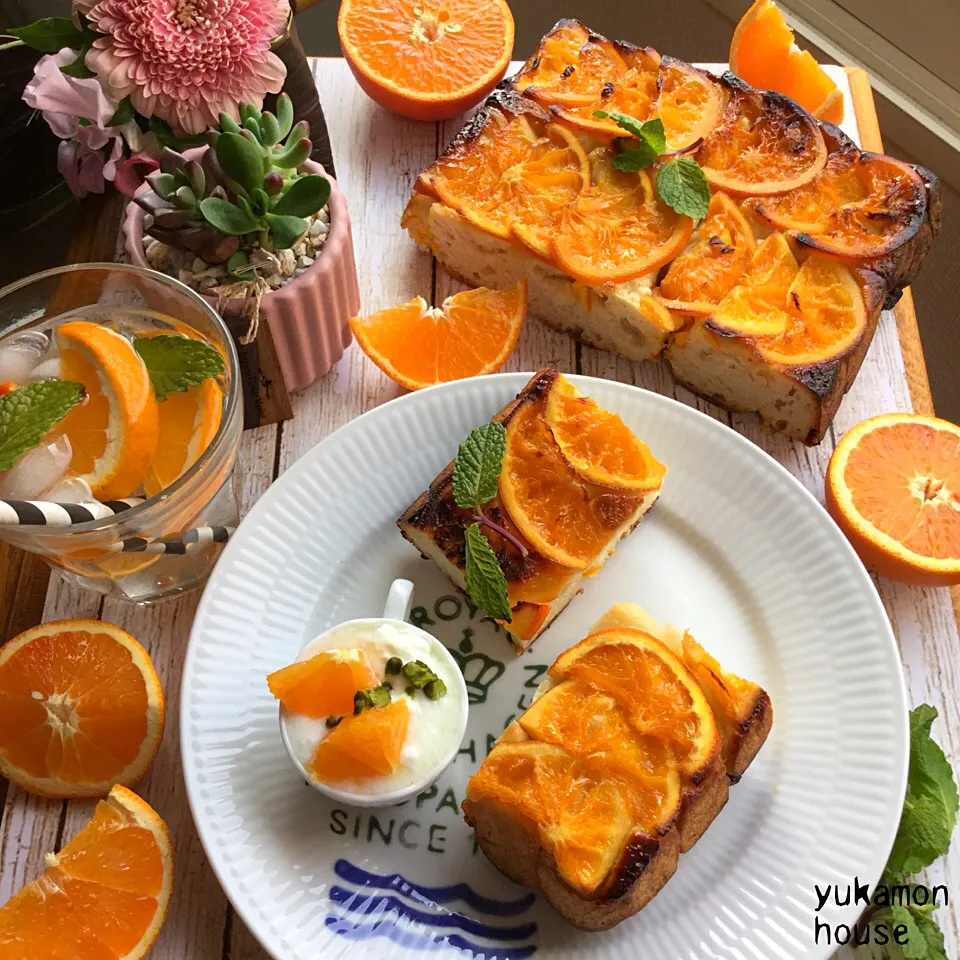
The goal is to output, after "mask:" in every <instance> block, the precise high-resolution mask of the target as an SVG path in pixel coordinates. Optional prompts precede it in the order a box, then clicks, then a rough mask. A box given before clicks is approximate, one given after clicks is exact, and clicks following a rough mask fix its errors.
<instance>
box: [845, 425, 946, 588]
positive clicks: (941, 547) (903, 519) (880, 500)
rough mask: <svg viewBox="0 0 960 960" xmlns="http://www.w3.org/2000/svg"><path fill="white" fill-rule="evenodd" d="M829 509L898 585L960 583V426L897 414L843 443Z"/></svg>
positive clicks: (874, 565) (869, 561)
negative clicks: (902, 583) (897, 581)
mask: <svg viewBox="0 0 960 960" xmlns="http://www.w3.org/2000/svg"><path fill="white" fill-rule="evenodd" d="M826 494H827V496H826V502H827V510H829V512H830V515H831V516H832V517H833V519H834V520H835V521H836V522H837V525H838V526H839V527H840V529H841V530H842V531H843V532H844V534H846V536H847V539H848V540H849V541H850V542H851V543H852V544H853V547H854V549H855V550H856V551H857V553H858V554H859V556H860V559H861V560H862V561H863V562H864V564H866V566H868V567H869V568H870V569H871V570H875V571H876V572H877V573H880V574H882V575H883V576H887V577H890V578H892V579H894V580H902V581H904V582H905V583H913V584H919V585H922V586H930V587H945V586H952V585H953V584H957V583H960V427H958V426H957V425H956V424H953V423H948V422H947V421H946V420H939V419H937V418H936V417H922V416H919V415H917V414H912V413H889V414H884V415H883V416H879V417H871V418H870V419H869V420H864V421H863V423H860V424H858V425H857V426H856V427H854V428H853V429H852V430H851V431H850V432H849V433H847V434H846V435H845V436H844V437H843V439H841V441H840V442H839V443H838V444H837V448H836V450H834V452H833V456H832V457H831V458H830V465H829V467H828V468H827V478H826Z"/></svg>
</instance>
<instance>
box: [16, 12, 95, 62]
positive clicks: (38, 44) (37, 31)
mask: <svg viewBox="0 0 960 960" xmlns="http://www.w3.org/2000/svg"><path fill="white" fill-rule="evenodd" d="M6 32H7V33H8V34H10V36H11V37H16V38H17V39H18V40H22V41H23V42H24V43H25V44H26V45H27V46H28V47H32V48H33V49H34V50H39V51H41V52H42V53H56V52H57V51H58V50H62V49H63V48H64V47H72V48H73V49H74V50H76V49H79V48H80V47H82V46H83V45H84V43H85V42H86V37H85V36H84V33H83V31H82V30H79V29H77V27H76V26H75V25H74V23H73V21H72V20H70V19H69V18H68V17H44V18H43V19H42V20H35V21H34V22H33V23H28V24H27V25H26V26H25V27H10V28H8V29H7V31H6Z"/></svg>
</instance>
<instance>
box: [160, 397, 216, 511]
mask: <svg viewBox="0 0 960 960" xmlns="http://www.w3.org/2000/svg"><path fill="white" fill-rule="evenodd" d="M158 406H159V411H158V416H159V431H160V433H159V442H158V444H157V455H156V456H155V457H154V459H153V466H152V467H151V468H150V472H149V473H148V474H147V476H146V478H145V479H144V481H143V488H144V490H145V491H146V494H147V496H148V497H152V496H155V495H156V494H158V493H160V491H161V490H165V489H166V488H167V487H169V486H170V484H171V483H173V482H174V480H176V479H177V478H178V477H180V476H182V475H183V474H184V473H185V472H186V471H187V470H189V469H190V467H192V466H193V465H194V464H195V463H196V462H197V460H199V459H200V457H201V455H202V454H203V452H204V451H205V450H206V449H207V447H209V446H210V444H211V442H212V441H213V438H214V437H215V436H216V435H217V430H219V429H220V418H221V416H222V414H223V390H222V389H221V387H220V384H218V383H217V381H216V380H214V379H212V378H211V379H208V380H204V381H203V383H201V384H199V385H198V386H196V387H190V388H189V389H188V390H186V391H185V392H183V393H171V394H170V395H169V396H168V397H167V399H166V400H164V401H163V403H161V404H159V405H158Z"/></svg>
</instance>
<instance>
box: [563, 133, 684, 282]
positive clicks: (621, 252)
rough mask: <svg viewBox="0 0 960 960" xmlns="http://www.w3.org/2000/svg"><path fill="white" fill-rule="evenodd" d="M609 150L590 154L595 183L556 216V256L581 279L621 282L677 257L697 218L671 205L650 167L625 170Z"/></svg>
mask: <svg viewBox="0 0 960 960" xmlns="http://www.w3.org/2000/svg"><path fill="white" fill-rule="evenodd" d="M612 159H613V154H612V152H611V151H610V150H609V149H607V148H601V149H599V150H595V151H593V153H592V154H591V170H592V183H591V186H590V188H589V189H588V190H585V191H584V192H583V193H581V194H580V195H579V196H578V197H577V199H576V201H574V203H572V204H570V205H569V206H568V207H565V208H564V209H563V210H561V211H560V213H559V215H558V216H557V219H556V233H555V236H554V240H553V254H554V258H555V259H556V262H557V264H558V265H559V266H560V267H561V269H563V270H564V271H565V272H566V273H568V274H570V275H571V276H572V277H574V278H575V279H577V280H579V281H580V282H581V283H585V284H589V285H598V284H603V283H620V282H623V281H626V280H633V279H635V278H637V277H642V276H644V275H646V274H648V273H651V272H652V271H654V270H656V269H658V268H659V267H661V266H663V265H664V264H665V263H668V262H669V261H670V260H672V259H673V258H674V257H675V256H677V254H678V253H680V251H681V250H683V248H684V247H685V246H686V245H687V241H688V240H689V239H690V234H691V232H692V231H693V221H692V220H691V219H690V218H689V217H684V216H681V215H680V214H678V213H676V212H675V211H674V210H672V209H671V208H670V207H668V206H667V205H666V204H665V203H664V202H663V201H662V200H661V199H660V197H659V196H658V195H657V193H656V191H655V190H654V188H653V182H652V181H651V179H650V174H649V173H648V172H647V171H646V170H641V171H640V172H639V173H626V172H623V171H621V170H617V169H616V168H615V167H614V166H613V164H612Z"/></svg>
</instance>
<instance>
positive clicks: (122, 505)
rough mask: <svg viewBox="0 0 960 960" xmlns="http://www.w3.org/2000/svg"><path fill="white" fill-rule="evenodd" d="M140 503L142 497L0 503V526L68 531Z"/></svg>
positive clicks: (5, 501)
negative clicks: (13, 525)
mask: <svg viewBox="0 0 960 960" xmlns="http://www.w3.org/2000/svg"><path fill="white" fill-rule="evenodd" d="M138 503H143V499H142V498H141V497H128V498H127V499H125V500H107V501H104V502H103V503H101V502H100V501H99V500H91V501H89V502H88V503H52V502H50V501H49V500H0V524H13V523H19V524H22V525H24V526H28V527H70V526H72V525H73V524H75V523H86V522H87V521H89V520H105V519H106V518H107V517H112V516H114V515H116V514H118V513H123V511H124V510H129V509H130V508H131V507H135V506H136V505H137V504H138Z"/></svg>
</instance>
